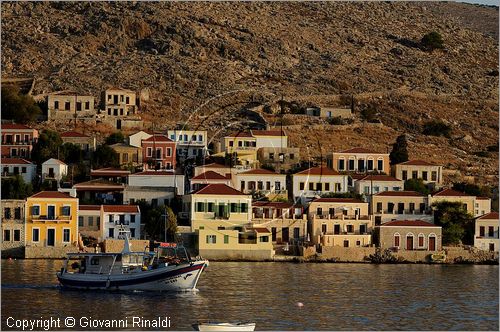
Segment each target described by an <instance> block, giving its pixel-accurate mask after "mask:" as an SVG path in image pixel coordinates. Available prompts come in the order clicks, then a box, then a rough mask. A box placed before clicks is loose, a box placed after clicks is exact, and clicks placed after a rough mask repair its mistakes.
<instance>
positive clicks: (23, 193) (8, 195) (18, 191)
mask: <svg viewBox="0 0 500 332" xmlns="http://www.w3.org/2000/svg"><path fill="white" fill-rule="evenodd" d="M32 193H33V186H32V185H31V183H26V182H24V179H23V178H22V177H21V176H20V175H19V174H17V175H15V176H14V177H8V178H2V199H25V198H26V197H29V196H31V195H32Z"/></svg>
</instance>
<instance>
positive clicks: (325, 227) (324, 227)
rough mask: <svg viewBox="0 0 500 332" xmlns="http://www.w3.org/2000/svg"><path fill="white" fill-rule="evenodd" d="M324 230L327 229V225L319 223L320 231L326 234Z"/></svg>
mask: <svg viewBox="0 0 500 332" xmlns="http://www.w3.org/2000/svg"><path fill="white" fill-rule="evenodd" d="M326 231H327V226H326V224H322V225H321V233H323V234H326Z"/></svg>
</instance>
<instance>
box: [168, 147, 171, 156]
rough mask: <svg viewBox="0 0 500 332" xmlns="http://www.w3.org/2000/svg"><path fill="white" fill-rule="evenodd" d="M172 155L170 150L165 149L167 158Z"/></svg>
mask: <svg viewBox="0 0 500 332" xmlns="http://www.w3.org/2000/svg"><path fill="white" fill-rule="evenodd" d="M171 155H172V149H171V148H167V157H170V156H171Z"/></svg>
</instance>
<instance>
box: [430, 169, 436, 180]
mask: <svg viewBox="0 0 500 332" xmlns="http://www.w3.org/2000/svg"><path fill="white" fill-rule="evenodd" d="M431 180H432V181H437V172H436V171H432V172H431Z"/></svg>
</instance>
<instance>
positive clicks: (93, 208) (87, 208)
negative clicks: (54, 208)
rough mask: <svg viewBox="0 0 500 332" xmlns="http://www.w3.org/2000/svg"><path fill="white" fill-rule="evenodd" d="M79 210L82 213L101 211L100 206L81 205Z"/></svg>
mask: <svg viewBox="0 0 500 332" xmlns="http://www.w3.org/2000/svg"><path fill="white" fill-rule="evenodd" d="M78 209H79V210H80V211H96V210H101V206H100V205H79V206H78Z"/></svg>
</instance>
